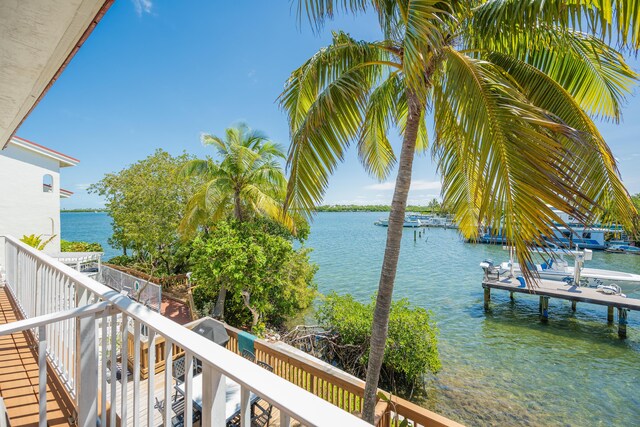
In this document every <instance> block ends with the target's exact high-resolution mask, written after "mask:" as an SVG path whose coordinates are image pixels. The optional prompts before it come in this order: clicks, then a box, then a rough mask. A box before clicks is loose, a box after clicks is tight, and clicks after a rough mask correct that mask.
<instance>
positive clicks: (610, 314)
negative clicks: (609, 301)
mask: <svg viewBox="0 0 640 427" xmlns="http://www.w3.org/2000/svg"><path fill="white" fill-rule="evenodd" d="M607 322H608V323H613V306H612V305H610V306H608V307H607Z"/></svg>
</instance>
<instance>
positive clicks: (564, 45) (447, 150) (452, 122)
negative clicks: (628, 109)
mask: <svg viewBox="0 0 640 427" xmlns="http://www.w3.org/2000/svg"><path fill="white" fill-rule="evenodd" d="M297 9H298V15H299V16H300V17H307V18H308V19H309V21H310V22H311V24H312V25H313V27H314V28H316V29H319V28H322V27H323V25H324V24H325V23H326V22H327V20H329V19H331V18H333V17H334V15H335V14H337V13H339V12H342V11H345V12H352V13H356V14H360V13H365V12H368V13H372V14H374V15H375V16H376V17H377V18H378V22H379V26H380V31H381V34H382V37H381V39H380V40H377V41H362V40H356V39H354V38H353V37H351V36H350V35H349V34H346V33H344V32H339V31H338V32H335V33H334V35H333V40H332V43H331V44H330V45H328V46H326V47H325V48H322V49H321V50H320V51H318V52H317V53H316V54H315V55H313V56H312V57H311V58H310V59H309V60H307V61H306V62H304V63H303V64H302V65H301V66H300V67H299V68H298V69H296V70H294V71H293V72H292V74H291V76H290V78H289V79H288V80H287V82H286V85H285V89H284V91H283V93H282V94H281V96H280V98H279V101H280V105H281V106H282V108H283V109H284V110H285V111H286V113H287V115H288V119H289V125H290V132H291V147H290V150H289V154H288V166H289V171H290V177H289V183H288V195H287V199H286V201H287V203H286V207H287V208H289V209H292V210H293V211H294V212H303V213H307V214H310V213H311V212H312V211H313V210H314V209H315V206H316V205H318V204H319V203H320V201H321V200H322V197H323V194H324V191H325V189H326V188H327V185H328V182H329V176H330V175H331V173H332V172H333V171H334V170H335V168H336V166H337V164H338V162H340V161H341V160H342V159H343V158H344V156H345V153H346V150H347V149H348V148H349V147H350V145H352V144H353V145H355V146H356V150H357V152H358V156H359V158H360V160H361V161H362V163H363V165H364V167H365V168H366V170H367V171H368V172H369V173H371V174H372V175H373V176H374V177H376V178H378V179H380V180H383V179H386V178H387V177H388V176H389V175H390V174H391V173H392V172H393V171H394V170H396V169H397V178H396V184H395V190H394V195H393V201H392V208H391V213H390V219H389V228H388V237H387V243H386V248H385V255H384V259H383V264H382V268H381V276H380V282H379V289H378V294H377V300H376V305H375V310H374V317H373V322H372V324H373V330H372V334H371V351H370V353H369V359H368V369H367V375H366V390H365V402H364V410H363V417H364V419H365V420H367V421H369V422H371V423H373V421H374V408H375V403H376V390H377V386H378V382H379V377H380V369H381V367H382V364H383V360H384V350H385V343H386V337H387V332H388V325H389V313H390V309H391V301H392V294H393V285H394V281H395V276H396V269H397V264H398V255H399V252H400V242H401V237H402V222H403V218H404V213H405V209H406V204H407V195H408V192H409V187H410V183H411V173H412V169H413V163H414V158H415V156H416V154H419V153H423V152H425V151H427V150H428V149H430V150H431V152H432V155H433V158H434V159H435V161H436V163H437V165H438V169H439V172H440V174H441V176H442V181H443V189H442V195H443V199H444V203H445V205H446V206H447V207H448V209H450V210H451V212H452V213H453V214H454V215H455V219H456V222H457V223H458V225H459V226H460V230H461V232H462V233H463V234H464V235H465V237H474V236H475V235H476V234H477V232H478V226H479V225H480V224H484V225H489V226H493V227H492V228H493V229H499V228H500V227H502V230H503V233H504V235H505V236H506V238H507V240H508V241H509V243H510V244H511V245H513V246H515V248H516V250H517V256H518V258H519V261H520V265H526V264H527V262H528V261H530V257H531V256H530V254H529V252H528V251H527V249H528V248H529V247H530V246H531V245H534V244H544V242H543V241H542V239H541V237H540V236H541V235H552V234H553V233H551V229H550V227H551V226H552V225H551V224H553V223H558V222H561V219H560V218H558V217H557V215H556V214H555V213H554V212H553V210H552V209H551V206H553V207H555V208H558V209H560V210H562V211H564V212H566V213H568V214H570V215H571V216H572V217H574V218H576V219H577V220H579V221H582V222H593V220H594V219H596V218H600V217H601V216H602V214H603V213H604V212H605V211H606V212H608V213H609V215H610V217H612V218H616V219H617V220H618V221H619V222H623V223H626V224H628V225H631V224H630V222H631V221H632V218H634V217H635V214H636V210H635V208H634V207H633V204H632V203H631V201H630V198H629V195H628V194H627V192H626V190H625V188H624V186H623V185H622V183H621V181H620V178H619V175H618V171H617V167H616V163H615V159H614V157H613V155H612V153H611V151H610V149H609V147H608V146H607V144H606V142H605V141H604V138H603V137H602V136H601V135H600V133H599V132H598V129H597V127H596V125H595V124H594V122H593V119H606V120H612V121H618V120H619V119H620V116H621V105H622V103H623V102H624V99H625V96H626V95H628V94H629V93H630V92H631V90H632V88H633V86H634V84H635V83H636V80H637V75H636V74H635V73H634V72H633V70H631V68H630V67H629V66H628V65H627V64H626V63H625V60H624V57H623V56H622V54H621V53H620V52H619V51H617V50H616V49H615V48H614V47H612V46H611V45H616V46H617V47H619V48H621V49H625V48H628V49H637V48H638V47H640V8H638V7H637V1H636V0H610V1H606V0H602V1H591V0H575V1H572V2H566V1H560V0H552V1H540V0H499V1H498V0H496V1H490V0H471V1H458V0H450V1H435V0H412V1H409V0H299V1H298V2H297ZM427 122H430V123H431V128H432V129H433V130H434V136H433V138H432V140H431V141H429V138H428V133H427V129H428V125H427ZM393 131H398V132H399V134H400V136H401V139H402V143H401V148H400V153H399V155H397V154H396V150H394V148H393V145H392V142H391V140H390V138H389V135H390V134H391V132H393ZM525 274H526V276H527V277H528V278H530V279H535V277H534V276H533V273H531V272H527V271H525Z"/></svg>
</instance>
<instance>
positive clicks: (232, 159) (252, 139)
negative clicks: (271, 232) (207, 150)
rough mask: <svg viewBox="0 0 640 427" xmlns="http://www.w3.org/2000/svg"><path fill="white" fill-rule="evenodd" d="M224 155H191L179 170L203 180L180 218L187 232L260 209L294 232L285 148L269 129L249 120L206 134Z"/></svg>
mask: <svg viewBox="0 0 640 427" xmlns="http://www.w3.org/2000/svg"><path fill="white" fill-rule="evenodd" d="M202 141H203V143H204V144H206V145H211V146H213V147H214V148H215V149H216V151H217V156H218V157H219V159H220V161H219V162H218V161H214V160H213V159H210V158H209V159H206V160H200V159H198V160H192V161H190V162H188V163H187V164H185V166H184V167H182V169H181V170H180V174H181V175H182V176H191V177H199V178H200V179H201V180H202V181H203V182H204V184H203V185H202V186H201V187H200V188H199V189H198V190H197V191H196V193H195V194H194V195H193V197H192V198H191V199H190V200H189V201H188V203H187V207H186V213H185V215H184V217H183V219H182V221H181V223H180V231H181V233H182V234H184V235H191V234H193V233H194V232H195V231H196V230H197V229H198V227H201V226H205V227H206V226H208V225H209V224H211V223H214V222H216V221H220V220H225V219H228V218H229V217H232V218H234V219H235V220H237V221H240V222H243V221H246V220H248V219H250V218H251V217H252V216H255V215H261V216H265V217H268V218H271V219H272V220H274V221H276V222H278V223H280V224H282V225H284V226H285V227H287V228H288V229H289V230H290V231H292V232H294V231H295V230H294V222H293V219H292V218H291V216H289V215H288V214H286V213H285V212H284V211H283V209H282V201H283V200H284V196H285V193H286V187H287V179H286V177H285V174H284V172H283V170H282V168H281V166H280V163H279V159H284V157H285V156H284V153H283V151H282V149H281V148H280V146H279V145H278V144H275V143H274V142H272V141H270V140H269V139H268V138H267V136H266V135H264V134H263V133H261V132H259V131H255V130H251V129H250V128H249V127H248V126H247V125H246V124H240V125H238V126H236V127H231V128H228V129H226V131H225V137H224V138H221V137H218V136H215V135H203V137H202ZM226 294H227V289H226V287H225V286H221V288H220V292H219V293H218V298H217V300H216V304H215V307H214V310H213V316H214V317H218V318H224V304H225V300H226Z"/></svg>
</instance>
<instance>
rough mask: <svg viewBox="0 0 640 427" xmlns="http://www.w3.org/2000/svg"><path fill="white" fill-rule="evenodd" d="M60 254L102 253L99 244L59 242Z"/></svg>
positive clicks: (102, 250)
mask: <svg viewBox="0 0 640 427" xmlns="http://www.w3.org/2000/svg"><path fill="white" fill-rule="evenodd" d="M60 250H61V251H62V252H104V249H103V248H102V245H101V244H100V243H89V242H70V241H68V240H61V241H60Z"/></svg>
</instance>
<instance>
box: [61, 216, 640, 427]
mask: <svg viewBox="0 0 640 427" xmlns="http://www.w3.org/2000/svg"><path fill="white" fill-rule="evenodd" d="M384 216H385V214H380V213H320V214H318V215H317V216H316V218H315V221H314V222H313V224H312V227H311V235H310V238H309V240H308V241H307V243H306V245H307V246H309V247H311V248H313V249H314V251H313V253H312V259H313V261H314V262H316V263H317V264H318V265H319V267H320V269H319V271H318V274H317V276H316V278H317V282H318V287H319V290H320V291H321V292H323V293H327V292H330V291H336V292H339V293H347V292H349V293H351V294H353V295H354V296H355V297H357V298H358V299H360V300H362V301H366V300H368V299H369V298H370V297H371V294H372V292H374V291H375V290H376V288H377V285H378V277H379V273H380V265H381V260H382V256H383V252H384V243H385V238H386V228H383V227H376V226H374V225H373V222H374V221H375V220H376V219H378V218H379V217H384ZM423 232H424V236H423V237H422V238H418V240H417V241H416V242H414V240H413V230H411V229H407V230H405V232H404V241H403V246H402V252H401V257H400V265H399V268H398V275H397V279H396V285H395V291H394V295H395V297H398V298H401V297H407V298H409V299H410V300H411V301H412V302H413V303H414V304H417V305H420V306H422V307H425V308H427V309H429V310H431V311H432V312H433V316H434V319H435V320H436V322H437V325H438V328H439V330H440V335H439V348H440V353H441V359H442V364H443V368H442V370H441V371H440V372H439V373H438V374H437V375H434V376H433V377H432V378H430V379H429V380H428V384H427V397H426V398H424V399H423V400H421V401H420V402H417V403H419V404H421V405H423V406H425V407H427V408H429V409H431V410H433V411H436V412H438V413H441V414H443V415H445V416H447V417H450V418H452V419H455V420H457V421H459V422H462V423H464V424H466V425H470V426H488V425H496V426H637V425H640V313H637V312H631V313H629V329H628V338H627V339H626V340H620V339H618V337H617V327H616V326H615V325H607V322H606V308H604V307H596V306H591V305H587V304H578V310H577V312H575V313H574V312H572V311H571V306H570V303H568V302H566V301H557V300H553V299H552V300H551V302H550V307H549V311H550V320H549V322H548V323H547V324H543V323H541V322H540V321H539V317H538V298H537V297H535V296H527V295H516V298H515V301H513V302H512V301H510V300H509V294H508V293H507V292H499V291H494V292H493V293H492V304H491V309H490V310H489V311H488V312H485V311H484V309H483V291H482V287H481V279H482V271H481V270H480V268H479V267H478V264H479V263H480V261H482V260H483V259H485V258H492V259H494V260H496V261H498V260H500V261H501V260H504V259H505V258H506V257H507V256H508V255H507V253H506V252H505V251H503V250H502V249H501V248H500V247H497V246H488V245H472V244H466V243H463V241H462V240H461V238H460V237H459V235H458V233H457V232H456V231H455V230H442V229H423ZM110 233H111V229H110V220H109V217H108V216H107V215H106V214H104V213H63V214H62V238H64V239H67V240H88V241H97V242H100V243H102V244H103V245H105V244H106V241H107V238H108V237H109V235H110ZM105 249H107V246H105ZM106 253H107V257H108V256H111V255H114V254H117V253H118V252H117V251H115V250H113V249H111V248H109V249H108V250H107V251H106ZM588 265H589V266H592V267H602V268H610V269H617V270H623V271H629V272H634V273H639V272H640V257H636V256H631V255H618V254H606V253H603V252H594V259H593V261H590V262H589V263H588ZM630 296H632V295H630ZM635 296H636V297H639V298H640V295H635Z"/></svg>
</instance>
